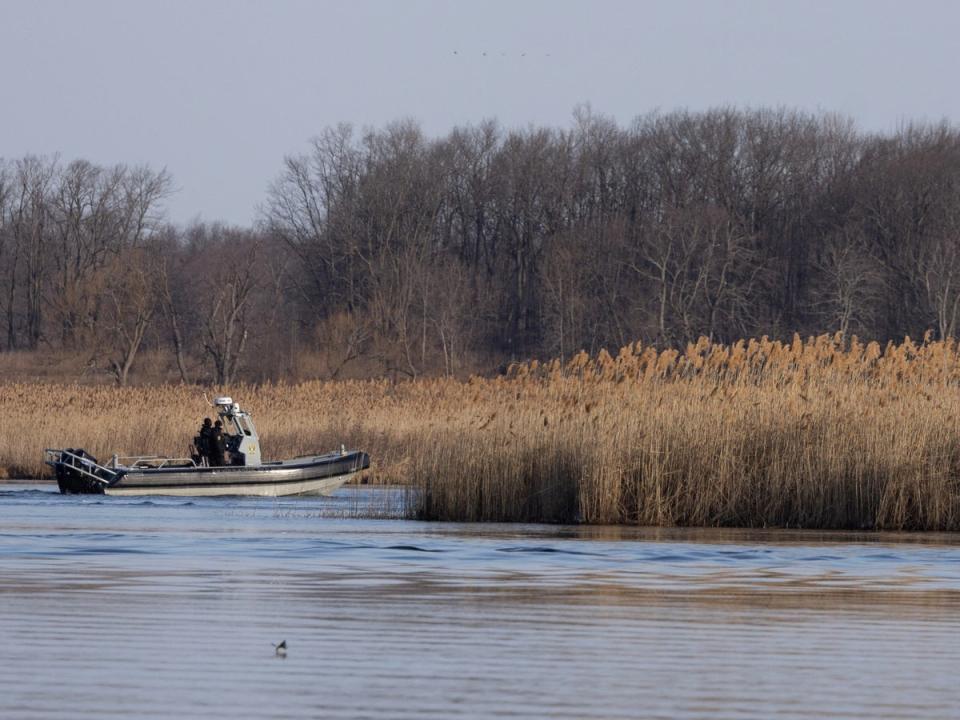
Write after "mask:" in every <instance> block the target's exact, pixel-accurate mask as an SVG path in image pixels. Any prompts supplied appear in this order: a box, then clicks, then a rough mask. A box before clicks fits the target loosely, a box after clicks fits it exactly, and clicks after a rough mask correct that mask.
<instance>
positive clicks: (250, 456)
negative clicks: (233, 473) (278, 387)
mask: <svg viewBox="0 0 960 720" xmlns="http://www.w3.org/2000/svg"><path fill="white" fill-rule="evenodd" d="M213 404H214V406H215V407H216V408H217V415H218V416H219V417H220V421H221V422H222V423H223V434H224V436H225V437H226V439H227V451H228V452H229V453H230V457H231V461H232V464H233V465H245V466H246V467H258V466H259V465H260V438H259V437H258V436H257V428H256V426H255V425H254V424H253V418H252V417H250V413H248V412H246V411H244V410H241V409H240V403H235V402H234V401H233V398H231V397H227V396H224V397H218V398H216V399H214V401H213Z"/></svg>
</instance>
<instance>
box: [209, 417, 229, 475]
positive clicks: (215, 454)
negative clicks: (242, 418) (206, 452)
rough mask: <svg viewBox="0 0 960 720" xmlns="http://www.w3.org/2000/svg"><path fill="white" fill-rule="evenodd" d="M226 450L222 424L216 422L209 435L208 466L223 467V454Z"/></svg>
mask: <svg viewBox="0 0 960 720" xmlns="http://www.w3.org/2000/svg"><path fill="white" fill-rule="evenodd" d="M226 450H227V438H226V437H224V434H223V423H222V422H220V421H219V420H217V421H216V422H215V423H214V424H213V430H212V431H211V433H210V464H211V465H213V466H214V467H222V466H223V465H225V463H224V459H223V454H224V453H225V452H226Z"/></svg>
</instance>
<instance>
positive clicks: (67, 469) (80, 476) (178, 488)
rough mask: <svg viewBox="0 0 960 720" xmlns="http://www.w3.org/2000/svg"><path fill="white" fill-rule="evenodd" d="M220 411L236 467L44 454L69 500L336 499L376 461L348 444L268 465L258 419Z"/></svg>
mask: <svg viewBox="0 0 960 720" xmlns="http://www.w3.org/2000/svg"><path fill="white" fill-rule="evenodd" d="M213 406H214V407H215V408H216V411H217V415H218V416H219V418H220V421H221V422H222V423H223V428H224V437H225V439H226V450H227V455H228V457H229V463H228V464H225V465H222V466H214V465H211V464H210V461H209V459H208V458H207V457H204V456H202V455H201V454H200V453H199V452H198V453H197V454H194V455H192V456H191V457H188V458H170V457H162V456H137V457H120V456H118V455H114V456H113V457H112V458H111V459H110V460H109V461H108V462H106V463H102V464H101V463H100V462H98V461H97V459H96V458H94V457H92V456H91V455H89V454H88V453H87V452H86V451H84V450H83V449H74V448H66V449H55V448H47V449H45V450H44V462H45V463H46V464H47V465H49V466H50V467H52V468H53V470H54V473H55V475H56V478H57V485H58V487H59V488H60V492H61V493H63V494H78V493H80V494H97V495H179V496H212V495H259V496H264V497H280V496H285V495H330V494H332V493H333V492H334V491H335V490H337V489H338V488H339V487H341V486H342V485H344V484H345V483H347V482H349V481H350V480H352V479H354V478H355V477H356V476H357V474H358V473H360V472H361V471H363V470H364V469H366V468H368V467H370V456H369V455H367V453H365V452H363V451H361V450H347V449H346V448H345V447H344V446H343V445H341V446H340V449H339V450H334V451H332V452H327V453H322V454H317V455H304V456H302V457H296V458H292V459H289V460H274V461H269V462H266V461H262V460H261V458H260V439H259V436H258V435H257V428H256V426H255V425H254V423H253V418H252V417H251V416H250V413H248V412H246V411H245V410H242V409H241V408H240V405H239V403H236V402H234V401H233V398H230V397H218V398H216V399H215V400H214V402H213Z"/></svg>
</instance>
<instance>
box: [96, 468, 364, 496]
mask: <svg viewBox="0 0 960 720" xmlns="http://www.w3.org/2000/svg"><path fill="white" fill-rule="evenodd" d="M356 475H357V473H348V474H346V475H338V476H336V477H326V478H316V479H314V480H298V481H294V482H289V483H242V484H236V485H208V486H205V487H197V486H188V487H176V486H170V485H168V486H164V487H142V486H141V487H123V486H122V485H120V486H117V487H108V488H105V489H104V493H105V494H106V495H117V496H124V497H129V496H135V495H173V496H178V497H210V496H214V495H253V496H257V497H285V496H288V495H332V494H333V493H334V492H335V491H336V490H338V489H340V488H341V487H342V486H343V485H345V484H346V483H348V482H350V481H351V480H352V479H353V478H354V477H356Z"/></svg>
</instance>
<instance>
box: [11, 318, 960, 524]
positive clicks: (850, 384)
mask: <svg viewBox="0 0 960 720" xmlns="http://www.w3.org/2000/svg"><path fill="white" fill-rule="evenodd" d="M0 392H2V395H0V464H2V465H3V466H5V467H7V468H8V469H9V470H10V471H11V472H13V473H16V474H20V475H23V474H25V475H28V476H36V475H37V474H39V473H40V472H41V471H42V467H41V465H40V454H41V451H42V449H43V448H44V447H63V446H65V445H68V446H72V447H84V448H86V449H87V450H88V451H90V452H92V453H93V454H94V455H96V456H98V457H108V456H109V455H110V454H112V453H113V452H119V453H121V454H137V453H142V452H162V453H170V454H176V455H182V454H184V453H185V452H186V450H187V447H188V443H189V441H190V439H191V437H192V435H193V433H194V432H195V429H196V427H197V426H198V424H199V421H200V420H201V419H202V417H203V416H204V415H205V414H208V413H209V410H208V408H207V406H205V405H204V401H203V398H202V392H201V390H199V389H197V388H193V387H186V386H165V387H149V388H127V389H117V388H112V387H109V388H108V387H81V386H69V385H50V384H42V385H36V384H10V385H3V386H0ZM230 392H231V393H232V394H233V395H234V397H236V398H237V399H238V400H239V401H240V402H241V403H242V404H244V405H245V406H246V407H248V408H249V409H250V410H251V411H252V412H253V413H254V417H255V419H256V420H257V424H258V428H259V429H260V432H261V435H262V440H263V446H264V449H265V451H266V452H267V453H268V454H269V455H270V456H271V457H284V456H290V455H295V454H303V453H306V452H312V451H315V450H324V449H331V448H334V447H338V446H339V444H340V443H341V442H343V443H345V444H347V445H348V446H352V447H359V448H363V449H365V450H367V451H368V452H369V453H370V455H371V458H372V460H373V463H374V466H373V468H372V470H371V471H372V475H373V477H374V479H376V480H382V481H386V482H405V483H409V484H410V485H411V486H412V487H414V488H416V489H417V492H416V493H415V496H416V498H417V500H416V501H415V502H414V503H413V504H412V506H411V508H410V510H411V513H412V514H413V515H415V516H417V517H422V518H428V519H449V520H468V521H546V522H572V521H582V522H588V523H625V524H638V525H663V526H666V525H688V526H689V525H704V526H746V527H771V526H780V527H806V528H897V529H927V530H957V529H960V445H958V437H957V432H956V414H957V409H958V408H960V348H958V346H957V344H956V343H955V342H954V341H952V340H949V341H946V342H922V343H914V342H912V341H910V340H909V339H907V340H906V341H905V342H903V343H901V344H899V345H888V346H886V347H881V346H879V345H877V344H876V343H869V344H861V343H860V342H858V341H857V340H856V339H855V338H854V339H852V340H851V341H849V342H842V341H841V339H840V338H838V337H830V336H821V337H818V338H810V339H808V340H807V341H801V339H800V338H795V339H794V341H793V342H792V343H780V342H774V341H770V340H767V339H765V338H763V339H759V340H749V341H741V342H738V343H735V344H733V345H720V344H713V343H710V342H708V341H706V340H705V339H702V340H701V341H700V342H698V343H696V344H691V345H690V346H689V347H688V348H687V349H686V351H685V352H679V351H676V350H664V351H657V350H656V349H654V348H646V347H642V346H640V345H639V344H637V345H631V346H628V347H625V348H623V349H622V350H621V351H620V352H619V354H618V355H617V356H616V357H613V356H611V355H609V354H608V353H606V352H601V353H600V355H599V356H598V357H595V358H590V357H587V356H586V355H585V354H581V355H578V356H576V357H575V358H573V359H572V360H570V361H569V362H567V363H560V362H559V361H554V362H552V363H546V364H541V363H537V362H531V363H527V364H522V365H517V366H514V367H512V368H511V369H510V371H509V373H508V374H507V375H506V376H503V377H497V378H492V379H483V378H472V379H471V380H469V381H466V382H461V381H457V380H453V379H428V380H418V381H415V382H408V383H400V384H396V385H394V384H390V383H388V382H386V381H356V382H354V381H345V382H308V383H303V384H299V385H261V386H249V387H244V386H236V387H232V388H230ZM208 394H209V391H208Z"/></svg>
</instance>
